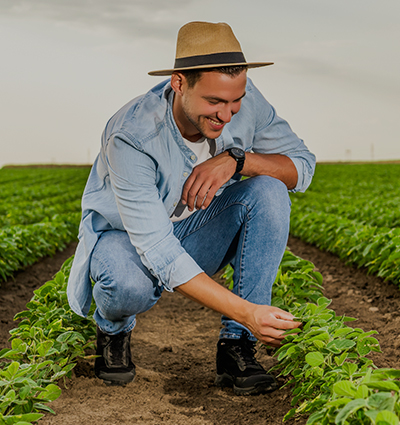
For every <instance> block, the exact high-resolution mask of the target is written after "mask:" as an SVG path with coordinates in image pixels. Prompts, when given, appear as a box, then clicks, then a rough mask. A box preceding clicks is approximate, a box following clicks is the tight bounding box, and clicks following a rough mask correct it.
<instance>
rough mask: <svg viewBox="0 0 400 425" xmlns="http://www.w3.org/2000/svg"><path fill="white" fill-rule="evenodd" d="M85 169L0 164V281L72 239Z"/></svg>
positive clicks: (84, 180) (86, 170)
mask: <svg viewBox="0 0 400 425" xmlns="http://www.w3.org/2000/svg"><path fill="white" fill-rule="evenodd" d="M88 171H89V170H88V168H48V169H44V168H19V169H18V168H17V169H8V168H2V169H0V200H1V202H0V281H1V280H6V279H7V278H9V277H12V275H13V274H14V272H15V271H17V270H19V269H21V268H23V267H26V266H27V265H31V264H34V263H35V262H36V261H37V260H38V259H39V258H41V257H45V256H51V255H54V254H55V252H56V251H58V250H62V249H63V248H65V246H66V244H67V243H69V242H71V241H73V240H74V239H76V235H77V233H78V227H79V222H80V215H81V213H80V200H81V197H82V192H83V188H84V186H85V182H86V179H87V176H88Z"/></svg>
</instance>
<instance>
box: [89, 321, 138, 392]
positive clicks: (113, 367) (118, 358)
mask: <svg viewBox="0 0 400 425" xmlns="http://www.w3.org/2000/svg"><path fill="white" fill-rule="evenodd" d="M130 342H131V333H130V332H128V333H125V332H121V333H119V334H117V335H108V334H106V333H104V332H102V331H101V330H100V329H99V327H97V350H96V354H97V355H98V356H100V357H96V361H95V364H94V373H95V375H96V376H97V377H98V378H100V379H102V380H103V381H104V383H105V384H107V385H126V384H128V383H129V382H132V381H133V378H134V377H135V365H134V364H133V363H132V359H131V346H130Z"/></svg>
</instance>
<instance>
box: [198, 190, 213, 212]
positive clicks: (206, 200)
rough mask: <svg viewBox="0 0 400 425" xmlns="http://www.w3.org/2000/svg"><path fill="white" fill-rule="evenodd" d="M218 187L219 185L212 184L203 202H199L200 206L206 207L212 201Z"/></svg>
mask: <svg viewBox="0 0 400 425" xmlns="http://www.w3.org/2000/svg"><path fill="white" fill-rule="evenodd" d="M217 190H218V187H217V186H211V187H210V188H209V189H208V190H207V193H206V195H205V196H204V197H203V201H202V203H200V204H199V206H198V208H200V207H201V208H203V209H206V208H207V207H208V206H209V205H210V203H211V201H212V200H213V199H214V196H215V194H216V193H217Z"/></svg>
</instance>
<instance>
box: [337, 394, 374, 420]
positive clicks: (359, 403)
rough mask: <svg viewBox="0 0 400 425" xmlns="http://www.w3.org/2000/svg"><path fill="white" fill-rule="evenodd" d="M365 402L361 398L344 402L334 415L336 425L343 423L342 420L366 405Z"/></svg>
mask: <svg viewBox="0 0 400 425" xmlns="http://www.w3.org/2000/svg"><path fill="white" fill-rule="evenodd" d="M366 405H367V402H366V400H364V399H362V398H357V399H355V400H352V401H350V403H348V404H346V406H344V407H343V409H341V410H340V411H339V413H338V415H337V416H336V419H335V424H336V425H342V424H344V421H345V420H346V419H347V418H348V417H349V416H350V415H351V414H353V413H354V412H356V411H357V410H359V409H362V408H363V407H366Z"/></svg>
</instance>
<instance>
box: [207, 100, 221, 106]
mask: <svg viewBox="0 0 400 425" xmlns="http://www.w3.org/2000/svg"><path fill="white" fill-rule="evenodd" d="M208 103H209V104H210V105H218V103H219V102H218V100H209V101H208Z"/></svg>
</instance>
